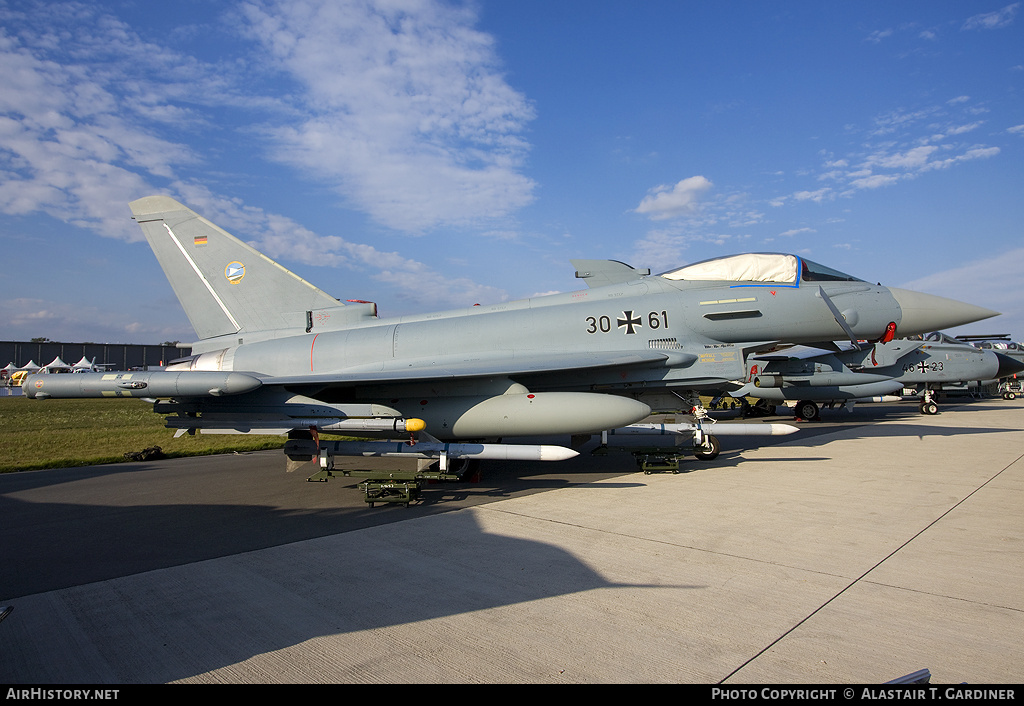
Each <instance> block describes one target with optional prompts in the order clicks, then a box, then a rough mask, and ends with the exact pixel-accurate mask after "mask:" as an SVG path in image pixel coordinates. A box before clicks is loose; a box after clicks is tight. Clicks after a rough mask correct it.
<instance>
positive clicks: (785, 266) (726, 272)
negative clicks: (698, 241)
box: [662, 253, 800, 283]
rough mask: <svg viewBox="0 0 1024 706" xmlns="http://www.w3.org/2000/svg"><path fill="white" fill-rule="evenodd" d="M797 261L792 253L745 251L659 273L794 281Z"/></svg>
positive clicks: (704, 278) (681, 276) (723, 279)
mask: <svg viewBox="0 0 1024 706" xmlns="http://www.w3.org/2000/svg"><path fill="white" fill-rule="evenodd" d="M799 263H800V261H799V260H798V259H797V257H796V255H784V254H781V253H745V254H743V255H733V256H731V257H720V258H718V259H715V260H705V261H704V262H698V263H695V264H693V265H686V266H685V267H680V268H679V269H678V270H672V271H671V272H666V273H665V274H663V275H662V277H664V278H665V279H672V280H701V281H708V280H710V281H717V282H789V283H795V282H796V281H797V272H798V269H797V268H798V267H799Z"/></svg>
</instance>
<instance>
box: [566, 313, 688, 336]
mask: <svg viewBox="0 0 1024 706" xmlns="http://www.w3.org/2000/svg"><path fill="white" fill-rule="evenodd" d="M585 321H586V323H587V333H609V332H610V331H611V330H612V325H613V321H612V317H610V316H588V317H587V318H586V319H585ZM644 323H645V318H644V315H643V313H642V312H641V313H638V314H634V313H633V312H632V311H624V312H622V314H621V315H620V316H619V317H618V318H616V319H615V320H614V325H615V327H617V328H620V329H624V330H625V332H626V335H627V336H628V335H629V334H633V333H636V331H637V329H641V328H643V327H644ZM646 325H647V327H648V328H651V329H659V328H668V312H667V311H649V312H647V317H646Z"/></svg>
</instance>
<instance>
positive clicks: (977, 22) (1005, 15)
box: [962, 2, 1020, 30]
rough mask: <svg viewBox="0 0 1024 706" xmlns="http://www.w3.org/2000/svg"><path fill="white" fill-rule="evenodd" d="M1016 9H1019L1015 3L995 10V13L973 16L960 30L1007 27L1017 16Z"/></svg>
mask: <svg viewBox="0 0 1024 706" xmlns="http://www.w3.org/2000/svg"><path fill="white" fill-rule="evenodd" d="M1018 8H1020V3H1019V2H1015V3H1013V4H1011V5H1007V6H1006V7H1004V8H1002V9H1000V10H996V11H995V12H985V13H982V14H980V15H974V16H973V17H969V18H968V19H967V21H966V22H964V26H963V28H962V29H965V30H969V29H999V28H1001V27H1007V26H1009V25H1010V24H1011V23H1012V22H1013V18H1014V17H1015V16H1016V15H1017V10H1018Z"/></svg>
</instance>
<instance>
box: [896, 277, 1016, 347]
mask: <svg viewBox="0 0 1024 706" xmlns="http://www.w3.org/2000/svg"><path fill="white" fill-rule="evenodd" d="M889 291H890V292H891V293H892V296H893V298H894V299H895V300H896V303H897V304H899V305H900V310H901V311H902V312H903V318H902V319H901V320H900V322H899V326H898V327H897V331H898V332H899V335H900V336H913V335H916V334H921V333H929V332H931V331H942V330H943V329H948V328H953V327H954V326H963V325H964V324H969V323H972V322H974V321H981V320H982V319H988V318H991V317H993V316H998V315H999V312H998V311H992V310H991V309H985V308H984V307H980V306H974V305H973V304H965V303H964V302H958V301H957V300H955V299H947V298H945V297H937V296H935V295H934V294H922V293H921V292H914V291H911V290H909V289H897V288H896V287H889Z"/></svg>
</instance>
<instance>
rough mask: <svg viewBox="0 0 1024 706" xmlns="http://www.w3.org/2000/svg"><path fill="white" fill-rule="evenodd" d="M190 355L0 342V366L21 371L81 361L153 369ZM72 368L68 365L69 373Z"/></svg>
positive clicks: (170, 349)
mask: <svg viewBox="0 0 1024 706" xmlns="http://www.w3.org/2000/svg"><path fill="white" fill-rule="evenodd" d="M191 354H192V349H191V347H185V348H178V347H177V346H164V345H159V346H143V345H136V344H131V343H59V342H57V341H44V342H33V341H0V365H7V366H8V369H9V368H10V364H11V363H13V364H14V367H15V368H24V366H26V365H28V364H29V363H31V362H34V363H35V364H36V365H37V366H40V367H41V366H45V365H48V364H49V363H50V362H51V361H57V360H60V361H81V360H82V359H83V358H84V359H85V360H87V361H89V362H90V363H94V364H96V365H97V366H102V367H103V369H105V370H131V369H133V368H157V367H161V366H164V365H167V364H168V363H170V362H171V361H172V360H175V359H177V358H185V357H187V356H189V355H191ZM71 367H73V365H69V366H68V368H69V369H70V368H71Z"/></svg>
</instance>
